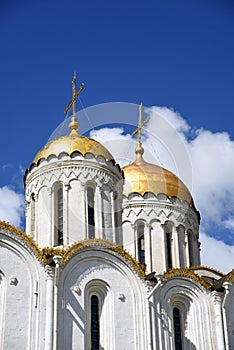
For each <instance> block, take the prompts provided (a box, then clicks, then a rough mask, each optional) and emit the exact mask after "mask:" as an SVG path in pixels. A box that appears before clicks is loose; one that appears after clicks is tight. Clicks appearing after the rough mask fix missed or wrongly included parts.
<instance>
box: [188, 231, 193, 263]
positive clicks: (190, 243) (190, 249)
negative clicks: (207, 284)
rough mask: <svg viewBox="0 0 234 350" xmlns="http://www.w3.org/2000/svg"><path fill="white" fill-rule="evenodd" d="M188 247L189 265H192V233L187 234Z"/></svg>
mask: <svg viewBox="0 0 234 350" xmlns="http://www.w3.org/2000/svg"><path fill="white" fill-rule="evenodd" d="M188 249H189V266H193V236H192V233H191V232H189V234H188Z"/></svg>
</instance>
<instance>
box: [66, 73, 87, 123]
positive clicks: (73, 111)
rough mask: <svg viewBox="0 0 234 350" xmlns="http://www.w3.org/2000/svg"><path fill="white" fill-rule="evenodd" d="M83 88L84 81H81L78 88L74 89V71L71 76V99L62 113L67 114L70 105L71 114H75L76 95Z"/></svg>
mask: <svg viewBox="0 0 234 350" xmlns="http://www.w3.org/2000/svg"><path fill="white" fill-rule="evenodd" d="M83 88H84V83H81V85H80V87H79V89H78V90H77V91H76V74H75V73H74V75H73V78H72V99H71V101H70V102H69V103H68V105H67V107H66V108H65V109H64V114H67V112H68V111H69V109H70V108H71V106H72V115H73V117H74V116H76V99H77V97H78V95H79V94H80V93H81V91H82V90H83Z"/></svg>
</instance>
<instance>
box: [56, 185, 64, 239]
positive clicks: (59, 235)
mask: <svg viewBox="0 0 234 350" xmlns="http://www.w3.org/2000/svg"><path fill="white" fill-rule="evenodd" d="M54 209H55V210H54V214H55V215H54V231H55V234H54V245H55V246H56V245H62V244H63V187H62V185H61V184H56V185H55V187H54Z"/></svg>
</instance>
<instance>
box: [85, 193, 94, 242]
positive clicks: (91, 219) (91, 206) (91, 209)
mask: <svg viewBox="0 0 234 350" xmlns="http://www.w3.org/2000/svg"><path fill="white" fill-rule="evenodd" d="M87 202H88V207H87V212H88V213H87V214H88V236H89V238H94V237H95V220H94V189H93V188H92V187H87Z"/></svg>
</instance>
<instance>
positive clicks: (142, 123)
mask: <svg viewBox="0 0 234 350" xmlns="http://www.w3.org/2000/svg"><path fill="white" fill-rule="evenodd" d="M149 120H150V117H149V116H148V117H146V118H145V120H143V121H142V103H141V104H140V106H139V119H138V127H137V128H136V129H135V130H134V131H133V133H132V137H133V136H135V135H136V133H138V138H137V147H136V151H137V150H138V149H142V150H143V148H142V144H141V133H142V127H143V126H144V125H145V124H146V123H147V122H148V121H149ZM142 153H143V152H142Z"/></svg>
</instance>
